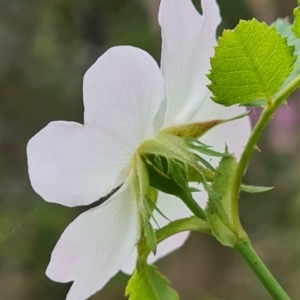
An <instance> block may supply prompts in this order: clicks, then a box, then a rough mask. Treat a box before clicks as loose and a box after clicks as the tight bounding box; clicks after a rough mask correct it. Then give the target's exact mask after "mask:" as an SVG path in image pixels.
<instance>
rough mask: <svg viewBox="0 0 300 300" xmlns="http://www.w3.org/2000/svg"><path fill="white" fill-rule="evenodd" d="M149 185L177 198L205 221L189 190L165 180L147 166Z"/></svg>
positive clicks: (203, 214) (151, 167)
mask: <svg viewBox="0 0 300 300" xmlns="http://www.w3.org/2000/svg"><path fill="white" fill-rule="evenodd" d="M147 167H148V174H149V179H150V185H151V186H152V187H154V188H155V189H158V190H160V191H162V192H164V193H166V194H171V195H174V196H177V197H179V198H180V199H181V200H182V201H183V202H184V203H185V204H186V205H187V206H188V207H189V209H190V210H191V211H192V212H193V213H194V214H195V215H196V216H197V217H199V218H201V219H206V215H205V212H204V211H203V210H202V209H201V208H200V207H199V205H198V204H197V203H196V201H195V200H194V199H193V196H192V193H191V191H190V189H189V188H188V187H187V188H182V187H181V186H180V185H178V183H177V182H176V181H175V180H174V179H173V178H171V177H170V178H166V177H164V176H162V175H161V174H160V173H158V172H157V171H156V170H155V169H154V168H153V166H151V165H147Z"/></svg>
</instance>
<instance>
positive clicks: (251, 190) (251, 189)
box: [241, 184, 274, 194]
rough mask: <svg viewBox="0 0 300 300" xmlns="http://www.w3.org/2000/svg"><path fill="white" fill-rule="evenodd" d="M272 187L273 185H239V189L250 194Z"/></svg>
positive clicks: (265, 190) (262, 191)
mask: <svg viewBox="0 0 300 300" xmlns="http://www.w3.org/2000/svg"><path fill="white" fill-rule="evenodd" d="M273 189H274V186H255V185H245V184H242V185H241V191H243V192H246V193H250V194H257V193H264V192H268V191H271V190H273Z"/></svg>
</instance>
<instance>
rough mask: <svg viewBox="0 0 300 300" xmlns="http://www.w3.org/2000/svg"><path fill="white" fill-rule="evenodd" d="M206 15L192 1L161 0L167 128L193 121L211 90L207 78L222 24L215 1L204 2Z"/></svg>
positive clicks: (160, 15) (207, 0)
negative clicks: (218, 27) (218, 28)
mask: <svg viewBox="0 0 300 300" xmlns="http://www.w3.org/2000/svg"><path fill="white" fill-rule="evenodd" d="M201 3H202V8H203V16H201V15H200V14H199V13H198V11H197V10H196V9H195V7H194V6H193V3H192V1H191V0H176V1H174V0H162V1H161V5H160V11H159V23H160V25H161V28H162V40H163V44H162V60H161V68H162V72H163V76H164V79H165V84H166V91H167V99H168V103H167V111H166V118H165V123H164V127H168V126H173V125H179V124H182V123H188V122H190V118H191V117H192V115H193V113H194V111H195V110H196V109H197V108H198V107H199V106H200V105H201V102H202V101H203V100H204V98H205V96H206V94H207V93H208V89H207V87H206V85H207V84H208V83H209V80H208V79H207V77H206V74H207V73H208V71H209V69H210V57H212V56H213V54H214V46H215V45H216V43H217V42H216V28H217V26H218V24H219V23H220V21H221V18H220V13H219V8H218V6H217V3H216V1H215V0H202V1H201Z"/></svg>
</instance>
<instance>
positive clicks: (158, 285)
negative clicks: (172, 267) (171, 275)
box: [125, 262, 179, 300]
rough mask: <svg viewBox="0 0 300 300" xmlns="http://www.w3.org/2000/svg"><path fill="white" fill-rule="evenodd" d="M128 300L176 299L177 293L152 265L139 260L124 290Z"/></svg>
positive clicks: (177, 297)
mask: <svg viewBox="0 0 300 300" xmlns="http://www.w3.org/2000/svg"><path fill="white" fill-rule="evenodd" d="M125 296H129V300H178V299H179V295H178V294H177V292H176V291H175V290H173V289H172V288H171V287H170V282H169V281H168V279H167V278H166V277H165V276H163V275H162V274H161V273H160V272H159V271H158V269H157V267H156V266H154V265H147V263H146V262H140V263H139V264H138V268H137V269H136V270H135V272H134V273H133V275H132V277H131V278H130V280H129V282H128V285H127V287H126V290H125Z"/></svg>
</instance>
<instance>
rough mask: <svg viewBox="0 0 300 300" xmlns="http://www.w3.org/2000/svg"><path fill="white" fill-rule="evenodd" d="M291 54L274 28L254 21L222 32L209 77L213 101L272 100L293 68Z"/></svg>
mask: <svg viewBox="0 0 300 300" xmlns="http://www.w3.org/2000/svg"><path fill="white" fill-rule="evenodd" d="M293 51H294V47H293V46H288V45H287V41H286V38H283V37H281V36H280V35H279V33H278V32H277V31H276V28H275V27H274V26H271V27H269V26H268V25H267V24H265V23H260V22H258V21H257V20H255V19H253V20H251V21H241V22H240V23H239V24H238V26H237V27H236V28H235V29H234V30H225V31H224V32H223V35H222V37H221V38H220V39H219V45H218V46H217V47H216V51H215V57H213V58H212V59H211V65H212V70H211V72H210V74H209V75H208V77H209V79H210V80H211V82H212V83H211V85H210V86H209V89H210V90H211V91H212V92H213V94H214V96H213V97H212V99H213V101H215V102H217V103H220V104H222V105H225V106H230V105H234V104H245V103H248V102H252V101H254V100H258V99H266V100H267V101H271V98H272V96H273V95H274V94H275V93H276V92H277V91H278V90H279V89H280V87H281V86H282V84H283V83H284V81H285V80H286V78H287V77H288V75H289V74H290V73H291V71H292V70H293V68H294V64H295V61H296V57H295V56H294V55H293Z"/></svg>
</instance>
